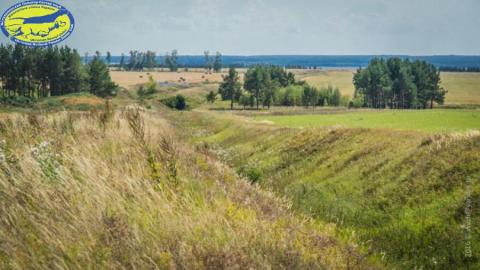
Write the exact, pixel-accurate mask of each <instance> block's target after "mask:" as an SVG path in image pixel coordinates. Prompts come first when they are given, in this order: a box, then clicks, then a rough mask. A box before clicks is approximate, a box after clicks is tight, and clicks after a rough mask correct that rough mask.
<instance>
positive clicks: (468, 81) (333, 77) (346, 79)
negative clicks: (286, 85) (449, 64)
mask: <svg viewBox="0 0 480 270" xmlns="http://www.w3.org/2000/svg"><path fill="white" fill-rule="evenodd" d="M354 72H355V71H354V70H353V69H346V70H325V71H301V72H296V73H297V76H298V78H299V79H302V80H305V81H306V82H308V83H309V84H311V85H313V86H316V87H325V86H328V85H329V84H330V85H333V86H335V87H338V88H339V89H340V91H341V92H342V94H344V95H349V96H350V97H351V96H352V95H353V91H354V87H353V83H352V79H353V73H354ZM441 77H442V85H443V87H444V88H445V89H447V90H448V93H447V95H446V100H445V104H479V103H480V73H478V72H442V73H441Z"/></svg>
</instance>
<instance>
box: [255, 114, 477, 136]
mask: <svg viewBox="0 0 480 270" xmlns="http://www.w3.org/2000/svg"><path fill="white" fill-rule="evenodd" d="M255 119H257V120H260V121H271V122H273V123H275V124H278V125H281V126H286V127H333V126H343V127H363V128H384V129H385V128H389V129H398V130H419V131H425V132H441V131H448V132H451V131H465V130H470V129H476V130H480V110H410V111H408V110H402V111H389V110H385V111H348V112H344V113H335V114H310V115H283V116H259V117H256V118H255Z"/></svg>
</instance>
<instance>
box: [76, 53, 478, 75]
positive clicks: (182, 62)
mask: <svg viewBox="0 0 480 270" xmlns="http://www.w3.org/2000/svg"><path fill="white" fill-rule="evenodd" d="M174 52H175V53H176V57H177V64H178V67H179V68H185V67H189V68H204V67H205V56H204V55H181V52H177V51H176V50H174ZM171 55H172V53H167V54H165V55H158V56H157V55H155V58H154V60H155V61H154V62H155V66H156V67H165V68H168V64H167V63H168V58H169V57H171ZM85 57H87V59H90V60H91V59H92V58H93V56H84V59H85ZM213 57H215V56H213ZM379 57H380V58H384V59H389V58H400V59H409V60H410V61H416V60H422V61H426V62H428V63H431V64H433V65H435V66H436V67H437V68H440V69H441V70H442V71H443V70H445V71H478V70H480V56H455V55H451V56H450V55H445V56H396V55H382V56H375V55H261V56H233V55H222V56H221V62H222V64H223V66H224V67H235V68H243V67H252V66H256V65H275V66H282V67H286V68H311V69H315V68H358V67H366V66H367V65H368V63H369V62H370V61H371V60H373V59H374V58H379ZM103 59H104V60H105V61H106V58H105V57H104V58H103ZM121 59H122V57H121V56H111V58H110V64H111V65H114V66H115V65H119V64H120V62H121ZM106 62H107V61H106ZM124 62H129V54H127V55H125V56H124Z"/></svg>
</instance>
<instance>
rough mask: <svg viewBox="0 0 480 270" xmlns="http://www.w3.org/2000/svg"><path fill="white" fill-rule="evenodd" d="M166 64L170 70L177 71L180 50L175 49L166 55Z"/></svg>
mask: <svg viewBox="0 0 480 270" xmlns="http://www.w3.org/2000/svg"><path fill="white" fill-rule="evenodd" d="M165 65H166V66H167V67H168V69H170V71H172V72H175V71H177V70H178V51H177V50H173V51H172V52H171V53H167V54H166V55H165Z"/></svg>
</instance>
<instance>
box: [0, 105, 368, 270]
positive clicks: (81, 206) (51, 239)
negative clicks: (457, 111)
mask: <svg viewBox="0 0 480 270" xmlns="http://www.w3.org/2000/svg"><path fill="white" fill-rule="evenodd" d="M106 114H108V116H106ZM176 133H177V132H176V130H175V129H174V128H173V127H171V126H170V125H169V124H168V123H167V122H166V121H165V120H163V119H162V118H161V117H160V116H159V114H148V113H144V112H141V111H139V110H134V111H124V112H121V113H120V112H118V111H117V112H113V111H112V112H92V113H73V112H62V113H55V114H45V115H11V116H10V117H7V118H3V119H2V120H1V121H0V268H1V269H370V268H372V267H370V266H368V264H367V262H366V260H365V259H364V258H363V256H362V255H360V253H359V252H358V251H357V250H356V248H354V246H353V245H350V244H345V243H343V242H339V241H337V240H336V239H335V237H334V236H333V232H334V228H333V227H332V226H331V225H323V224H321V223H318V222H313V221H312V220H309V219H306V218H303V217H301V216H298V217H297V216H294V215H292V214H291V211H290V208H289V205H288V204H287V203H286V201H285V200H283V199H279V198H277V197H276V196H275V195H273V193H270V192H267V191H263V190H262V189H260V188H259V187H258V186H252V185H250V184H249V183H248V182H247V181H245V180H243V179H240V178H238V176H237V175H236V174H235V173H234V172H233V171H232V170H231V169H229V168H228V167H225V166H223V165H222V164H221V163H219V162H218V161H216V160H215V159H214V158H212V157H210V156H208V155H206V154H203V153H200V152H196V151H194V150H192V148H191V147H189V146H188V145H186V144H185V143H183V142H182V141H181V140H179V139H178V137H177V136H176V135H175V134H176Z"/></svg>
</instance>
